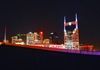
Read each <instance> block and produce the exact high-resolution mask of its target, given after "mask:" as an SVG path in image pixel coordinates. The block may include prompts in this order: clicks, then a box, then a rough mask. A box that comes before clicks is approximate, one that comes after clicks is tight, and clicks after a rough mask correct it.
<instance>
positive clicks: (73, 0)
mask: <svg viewBox="0 0 100 70" xmlns="http://www.w3.org/2000/svg"><path fill="white" fill-rule="evenodd" d="M75 13H77V14H78V22H79V28H80V43H89V44H94V45H96V46H98V48H99V46H100V44H99V42H100V37H99V36H100V31H99V29H100V27H99V26H100V20H99V19H100V2H99V1H96V0H94V1H93V0H65V1H64V0H31V1H30V0H27V1H24V0H23V1H22V0H16V1H15V0H4V1H1V2H0V40H2V38H3V33H4V27H5V25H6V27H7V35H8V38H9V37H10V36H12V35H15V34H17V33H28V32H30V31H32V32H34V31H38V32H39V31H44V33H45V35H47V34H48V33H50V32H56V33H58V35H59V37H60V39H61V40H62V39H63V17H64V16H66V18H67V21H73V20H74V18H75Z"/></svg>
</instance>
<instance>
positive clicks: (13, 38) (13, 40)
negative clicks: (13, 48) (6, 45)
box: [11, 36, 18, 44]
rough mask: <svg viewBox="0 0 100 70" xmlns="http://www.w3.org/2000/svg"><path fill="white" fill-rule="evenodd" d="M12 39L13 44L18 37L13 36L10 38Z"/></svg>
mask: <svg viewBox="0 0 100 70" xmlns="http://www.w3.org/2000/svg"><path fill="white" fill-rule="evenodd" d="M11 38H12V41H11V42H12V44H15V42H16V41H17V40H18V37H17V36H13V37H11Z"/></svg>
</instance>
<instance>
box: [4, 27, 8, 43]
mask: <svg viewBox="0 0 100 70" xmlns="http://www.w3.org/2000/svg"><path fill="white" fill-rule="evenodd" d="M6 42H7V40H6V26H5V31H4V43H6Z"/></svg>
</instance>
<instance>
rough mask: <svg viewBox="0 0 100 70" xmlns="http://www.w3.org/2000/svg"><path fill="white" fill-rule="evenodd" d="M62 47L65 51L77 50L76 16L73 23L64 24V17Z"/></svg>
mask: <svg viewBox="0 0 100 70" xmlns="http://www.w3.org/2000/svg"><path fill="white" fill-rule="evenodd" d="M64 45H65V47H66V49H76V50H79V31H78V20H77V14H76V15H75V21H71V22H66V17H64Z"/></svg>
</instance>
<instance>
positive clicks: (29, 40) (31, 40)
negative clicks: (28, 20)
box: [26, 32, 34, 45]
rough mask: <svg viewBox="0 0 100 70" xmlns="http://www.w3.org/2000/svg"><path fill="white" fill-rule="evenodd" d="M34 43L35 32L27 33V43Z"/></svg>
mask: <svg viewBox="0 0 100 70" xmlns="http://www.w3.org/2000/svg"><path fill="white" fill-rule="evenodd" d="M33 44H34V34H33V33H32V32H29V33H27V34H26V45H33Z"/></svg>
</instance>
